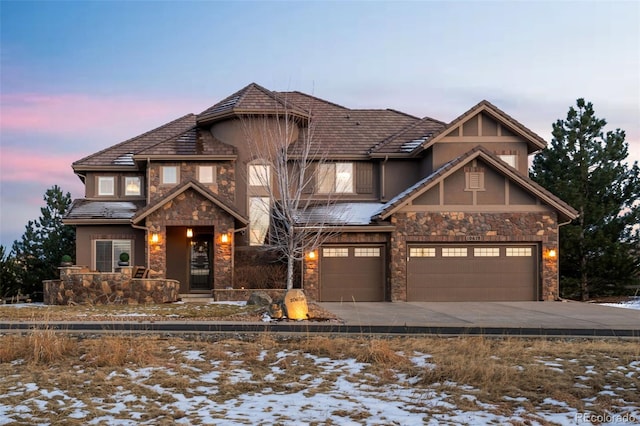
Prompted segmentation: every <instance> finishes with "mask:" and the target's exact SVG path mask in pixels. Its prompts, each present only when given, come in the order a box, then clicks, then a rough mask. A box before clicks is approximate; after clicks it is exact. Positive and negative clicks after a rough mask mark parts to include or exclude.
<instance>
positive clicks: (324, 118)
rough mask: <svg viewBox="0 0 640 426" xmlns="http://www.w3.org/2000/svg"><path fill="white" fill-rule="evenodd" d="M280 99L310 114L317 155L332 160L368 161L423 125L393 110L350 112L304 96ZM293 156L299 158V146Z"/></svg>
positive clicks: (292, 149) (288, 94)
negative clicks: (382, 145) (391, 140)
mask: <svg viewBox="0 0 640 426" xmlns="http://www.w3.org/2000/svg"><path fill="white" fill-rule="evenodd" d="M280 95H281V96H282V97H284V98H286V99H287V100H288V101H290V102H291V103H293V104H295V105H298V106H299V107H300V108H303V109H305V110H307V111H309V113H310V114H311V118H312V120H311V126H312V131H313V134H314V138H313V141H314V143H315V144H316V146H315V147H314V149H313V152H316V153H317V154H318V155H326V156H328V157H329V158H341V157H348V158H358V157H362V158H368V156H369V150H370V149H371V147H372V146H373V145H375V144H376V143H378V142H380V141H382V140H384V139H386V138H388V137H390V136H391V135H393V134H396V133H397V132H399V131H400V130H402V129H404V128H405V127H407V126H409V125H411V124H413V123H415V122H416V121H419V119H418V118H417V117H414V116H412V115H409V114H405V113H402V112H399V111H396V110H392V109H349V108H346V107H343V106H341V105H338V104H335V103H332V102H328V101H326V100H323V99H320V98H317V97H315V96H311V95H307V94H305V93H301V92H280ZM290 153H291V154H293V155H295V153H296V144H295V143H294V144H292V146H291V147H290Z"/></svg>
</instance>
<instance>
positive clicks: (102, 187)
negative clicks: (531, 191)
mask: <svg viewBox="0 0 640 426" xmlns="http://www.w3.org/2000/svg"><path fill="white" fill-rule="evenodd" d="M115 187H116V185H115V177H113V176H98V195H100V196H110V195H115Z"/></svg>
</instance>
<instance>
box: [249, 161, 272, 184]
mask: <svg viewBox="0 0 640 426" xmlns="http://www.w3.org/2000/svg"><path fill="white" fill-rule="evenodd" d="M270 184H271V168H270V167H269V165H268V164H249V186H264V187H269V186H270Z"/></svg>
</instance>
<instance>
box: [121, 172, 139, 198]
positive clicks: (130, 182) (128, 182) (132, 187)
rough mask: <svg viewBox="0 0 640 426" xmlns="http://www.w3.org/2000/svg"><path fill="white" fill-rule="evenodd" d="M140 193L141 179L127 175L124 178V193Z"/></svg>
mask: <svg viewBox="0 0 640 426" xmlns="http://www.w3.org/2000/svg"><path fill="white" fill-rule="evenodd" d="M140 194H142V184H141V179H140V177H138V176H127V177H125V178H124V195H140Z"/></svg>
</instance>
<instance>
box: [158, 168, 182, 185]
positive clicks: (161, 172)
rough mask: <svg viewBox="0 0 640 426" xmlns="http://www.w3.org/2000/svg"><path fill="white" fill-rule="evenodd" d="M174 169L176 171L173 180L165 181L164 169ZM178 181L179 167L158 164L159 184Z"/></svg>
mask: <svg viewBox="0 0 640 426" xmlns="http://www.w3.org/2000/svg"><path fill="white" fill-rule="evenodd" d="M170 168H172V169H174V170H175V171H176V179H175V182H166V181H165V170H167V169H170ZM178 182H180V168H179V167H178V166H160V185H177V184H178Z"/></svg>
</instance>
